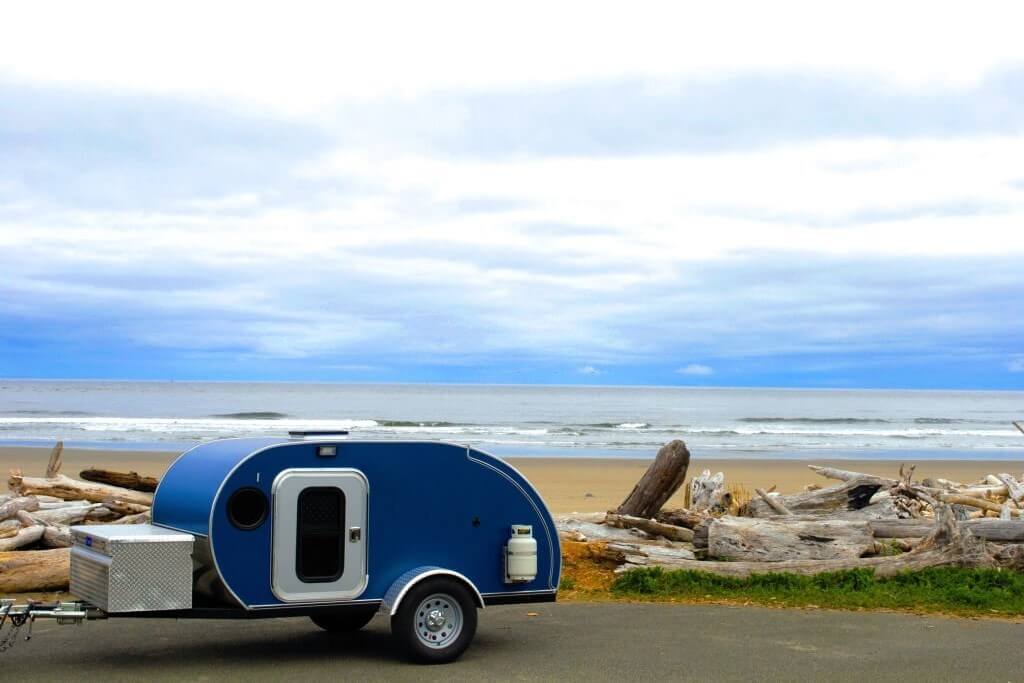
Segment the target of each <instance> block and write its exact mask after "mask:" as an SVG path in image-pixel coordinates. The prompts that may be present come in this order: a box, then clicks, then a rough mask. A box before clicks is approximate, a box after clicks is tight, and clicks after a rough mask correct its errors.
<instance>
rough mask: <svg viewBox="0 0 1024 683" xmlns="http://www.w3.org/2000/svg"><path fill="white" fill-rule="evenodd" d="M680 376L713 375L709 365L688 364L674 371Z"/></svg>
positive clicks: (713, 372)
mask: <svg viewBox="0 0 1024 683" xmlns="http://www.w3.org/2000/svg"><path fill="white" fill-rule="evenodd" d="M676 372H677V373H679V374H680V375H692V376H695V377H708V376H710V375H713V374H715V371H714V369H713V368H712V367H711V366H709V365H701V364H699V363H690V364H689V365H687V366H685V367H682V368H679V369H678V370H676Z"/></svg>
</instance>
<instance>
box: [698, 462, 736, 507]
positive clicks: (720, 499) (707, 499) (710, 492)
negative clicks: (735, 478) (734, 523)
mask: <svg viewBox="0 0 1024 683" xmlns="http://www.w3.org/2000/svg"><path fill="white" fill-rule="evenodd" d="M731 505H732V494H731V493H729V492H728V491H727V490H726V489H725V474H723V473H722V472H718V473H717V474H714V475H712V474H711V470H704V471H703V472H701V473H700V474H699V475H698V476H696V477H694V478H693V479H692V480H691V481H690V509H691V510H710V511H713V512H727V511H728V510H729V507H730V506H731Z"/></svg>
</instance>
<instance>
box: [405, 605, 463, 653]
mask: <svg viewBox="0 0 1024 683" xmlns="http://www.w3.org/2000/svg"><path fill="white" fill-rule="evenodd" d="M415 624H416V637H417V638H419V640H420V642H421V643H423V644H424V645H427V646H428V647H431V648H443V647H447V646H449V645H451V644H452V643H453V642H455V639H456V638H458V637H459V634H460V633H462V608H461V607H460V606H459V603H458V602H456V601H455V600H454V599H453V598H452V596H450V595H446V594H444V593H435V594H434V595H431V596H429V597H427V598H426V599H425V600H423V601H422V602H420V604H419V605H418V606H417V608H416V621H415Z"/></svg>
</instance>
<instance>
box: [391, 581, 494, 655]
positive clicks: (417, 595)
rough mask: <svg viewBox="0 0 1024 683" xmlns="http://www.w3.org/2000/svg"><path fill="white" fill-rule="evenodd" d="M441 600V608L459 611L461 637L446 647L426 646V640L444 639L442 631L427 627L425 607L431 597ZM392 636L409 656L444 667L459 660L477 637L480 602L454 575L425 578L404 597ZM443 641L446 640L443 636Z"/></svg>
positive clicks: (395, 619) (392, 621) (443, 644)
mask: <svg viewBox="0 0 1024 683" xmlns="http://www.w3.org/2000/svg"><path fill="white" fill-rule="evenodd" d="M434 597H437V600H436V601H434V600H432V602H437V603H438V605H437V609H439V610H446V611H448V612H451V613H454V612H455V611H456V610H455V608H456V607H457V608H458V613H459V619H460V625H459V631H458V635H457V636H455V637H454V638H452V639H450V640H449V641H448V642H444V643H442V644H430V645H428V644H426V643H425V642H424V638H423V637H421V634H422V635H423V636H424V637H426V638H430V637H441V636H443V635H447V634H445V633H444V632H443V631H439V632H437V633H436V634H430V633H429V632H428V631H427V630H426V627H425V626H424V621H423V620H424V619H425V617H426V616H427V615H426V614H425V612H424V611H423V610H421V607H422V606H423V602H424V601H425V600H426V599H427V598H434ZM446 601H447V602H446ZM391 635H392V637H393V638H394V639H395V641H396V642H397V644H398V646H399V647H400V648H401V650H402V651H403V652H404V654H405V655H406V657H408V658H409V659H411V660H412V661H414V662H420V663H422V664H444V663H446V662H451V661H454V660H456V659H458V657H459V655H461V654H462V653H463V652H465V651H466V648H468V647H469V644H470V643H471V642H472V641H473V636H474V635H476V600H475V599H474V597H473V593H472V592H470V589H469V588H468V587H467V586H466V584H464V583H463V582H462V581H459V580H458V579H455V578H452V577H450V576H436V577H433V578H429V579H425V580H424V581H421V582H420V583H418V584H416V585H415V586H413V587H412V589H411V590H410V591H409V592H408V593H407V594H406V595H405V597H404V598H402V604H401V606H399V608H398V613H397V614H395V616H393V617H391ZM440 640H442V641H443V640H444V638H443V637H441V638H440Z"/></svg>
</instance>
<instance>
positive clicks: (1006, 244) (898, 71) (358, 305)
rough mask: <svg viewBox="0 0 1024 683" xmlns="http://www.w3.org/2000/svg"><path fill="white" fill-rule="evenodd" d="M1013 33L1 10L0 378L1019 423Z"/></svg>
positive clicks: (936, 18)
mask: <svg viewBox="0 0 1024 683" xmlns="http://www.w3.org/2000/svg"><path fill="white" fill-rule="evenodd" d="M369 5H372V6H369ZM1022 25H1024V6H1021V5H1020V3H1012V2H1011V3H987V2H978V3H970V4H967V3H948V4H947V3H942V2H924V3H919V2H901V3H891V2H890V3H874V2H857V3H852V2H847V3H821V2H808V3H802V2H796V3H791V2H773V3H732V2H716V3H700V4H696V3H692V4H691V3H647V2H631V3H607V4H605V3H595V2H579V3H577V2H562V3H550V2H546V3H535V2H521V3H515V4H505V5H501V4H494V3H479V2H470V3H448V2H432V3H416V4H413V3H390V2H376V3H350V4H346V3H328V4H313V3H305V2H288V3H279V4H264V3H252V2H246V3H229V2H224V3H216V4H210V3H191V2H176V3H166V4H163V5H159V6H154V5H152V4H146V3H134V2H129V3H110V2H90V3H67V4H61V3H56V4H51V3H47V4H46V5H43V4H41V3H19V4H17V5H14V6H11V7H8V8H6V9H5V10H4V21H3V22H2V23H0V376H2V377H8V378H30V377H32V378H111V379H210V380H232V379H238V380H242V379H246V380H249V379H255V380H304V381H308V380H321V381H346V382H405V381H412V382H489V383H539V384H547V383H550V384H602V385H615V384H645V385H698V386H704V385H709V386H791V387H901V388H980V389H1021V388H1024V313H1022V310H1024V309H1022V303H1024V161H1022V160H1024V40H1021V38H1020V27H1021V26H1022Z"/></svg>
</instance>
